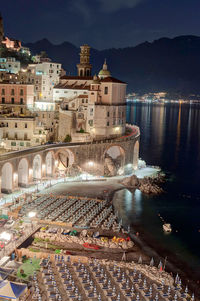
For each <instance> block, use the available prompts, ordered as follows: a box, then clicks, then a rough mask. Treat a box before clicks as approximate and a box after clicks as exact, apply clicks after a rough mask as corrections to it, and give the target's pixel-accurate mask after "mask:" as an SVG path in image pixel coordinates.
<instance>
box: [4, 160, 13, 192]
mask: <svg viewBox="0 0 200 301" xmlns="http://www.w3.org/2000/svg"><path fill="white" fill-rule="evenodd" d="M12 189H13V167H12V164H10V163H5V164H4V166H3V167H2V172H1V191H2V192H4V193H11V192H12Z"/></svg>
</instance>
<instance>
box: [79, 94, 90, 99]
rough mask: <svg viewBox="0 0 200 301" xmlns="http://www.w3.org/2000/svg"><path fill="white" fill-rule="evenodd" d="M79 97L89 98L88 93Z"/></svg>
mask: <svg viewBox="0 0 200 301" xmlns="http://www.w3.org/2000/svg"><path fill="white" fill-rule="evenodd" d="M78 98H88V95H85V94H84V95H79V96H78Z"/></svg>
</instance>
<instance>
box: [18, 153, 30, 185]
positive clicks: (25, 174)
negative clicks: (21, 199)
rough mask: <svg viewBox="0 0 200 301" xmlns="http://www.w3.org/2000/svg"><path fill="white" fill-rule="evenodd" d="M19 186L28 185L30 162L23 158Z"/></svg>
mask: <svg viewBox="0 0 200 301" xmlns="http://www.w3.org/2000/svg"><path fill="white" fill-rule="evenodd" d="M18 185H19V186H21V187H26V186H27V185H28V161H27V160H26V159H25V158H23V159H21V161H20V162H19V165H18Z"/></svg>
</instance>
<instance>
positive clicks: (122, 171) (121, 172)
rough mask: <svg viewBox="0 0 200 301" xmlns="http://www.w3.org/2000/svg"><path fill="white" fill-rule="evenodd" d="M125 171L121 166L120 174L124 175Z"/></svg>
mask: <svg viewBox="0 0 200 301" xmlns="http://www.w3.org/2000/svg"><path fill="white" fill-rule="evenodd" d="M123 173H124V169H123V168H122V167H120V169H119V170H118V175H120V176H121V175H123Z"/></svg>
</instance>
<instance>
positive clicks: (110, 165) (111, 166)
mask: <svg viewBox="0 0 200 301" xmlns="http://www.w3.org/2000/svg"><path fill="white" fill-rule="evenodd" d="M105 174H106V175H108V176H116V174H117V168H116V166H115V162H114V160H113V159H112V158H111V157H110V156H107V157H106V158H105Z"/></svg>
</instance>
